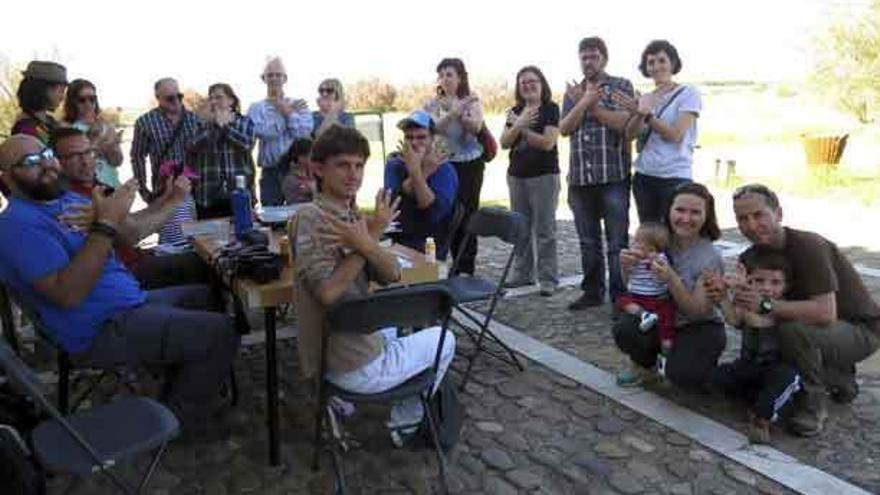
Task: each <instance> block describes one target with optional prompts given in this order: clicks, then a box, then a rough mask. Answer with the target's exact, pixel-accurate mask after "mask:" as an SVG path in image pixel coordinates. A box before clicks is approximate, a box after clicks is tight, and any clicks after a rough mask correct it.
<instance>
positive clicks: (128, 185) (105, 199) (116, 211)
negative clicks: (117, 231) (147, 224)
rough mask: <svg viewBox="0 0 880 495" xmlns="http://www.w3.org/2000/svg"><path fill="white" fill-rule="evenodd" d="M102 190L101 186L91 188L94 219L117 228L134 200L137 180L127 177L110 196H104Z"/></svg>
mask: <svg viewBox="0 0 880 495" xmlns="http://www.w3.org/2000/svg"><path fill="white" fill-rule="evenodd" d="M104 191H105V189H104V187H103V186H98V187H95V188H94V189H92V204H93V205H94V207H95V220H96V221H98V222H102V223H106V224H107V225H109V226H111V227H114V228H119V226H120V225H121V224H122V222H123V221H124V220H125V217H127V216H128V212H129V211H130V210H131V204H132V203H133V202H134V196H135V193H136V192H137V182H136V181H135V180H134V179H129V180H128V181H126V182H125V183H124V184H122V185H121V186H119V187H118V188H117V189H116V190H115V191H113V194H111V195H110V196H105V195H104Z"/></svg>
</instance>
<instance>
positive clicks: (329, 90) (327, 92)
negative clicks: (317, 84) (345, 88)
mask: <svg viewBox="0 0 880 495" xmlns="http://www.w3.org/2000/svg"><path fill="white" fill-rule="evenodd" d="M335 92H336V90H335V89H333V88H318V93H319V94H322V95H332V94H333V93H335Z"/></svg>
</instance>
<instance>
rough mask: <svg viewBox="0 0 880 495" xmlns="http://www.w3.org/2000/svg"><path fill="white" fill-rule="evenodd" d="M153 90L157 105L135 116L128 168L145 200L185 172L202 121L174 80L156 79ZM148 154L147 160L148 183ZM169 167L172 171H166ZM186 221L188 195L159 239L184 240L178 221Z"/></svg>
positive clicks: (190, 206)
mask: <svg viewBox="0 0 880 495" xmlns="http://www.w3.org/2000/svg"><path fill="white" fill-rule="evenodd" d="M153 89H154V91H155V95H156V101H158V103H159V106H157V107H156V108H154V109H152V110H150V111H149V112H147V113H145V114H143V115H141V116H140V117H138V119H137V121H135V123H134V138H133V139H132V142H131V168H132V170H133V172H134V177H135V179H137V186H138V192H139V193H140V195H141V197H142V198H143V199H144V201H146V202H147V203H151V202H152V201H153V200H155V199H157V198H158V197H160V196H161V195H162V186H163V184H164V180H165V179H167V177H168V176H170V175H174V176H175V177H176V176H179V175H182V174H184V173H185V166H186V162H187V153H188V151H189V147H190V143H191V142H192V141H193V140H194V138H195V136H196V133H197V132H198V127H199V124H200V122H201V121H200V119H199V118H198V117H197V116H196V115H195V114H194V113H192V112H190V111H189V110H187V109H186V108H185V107H184V106H183V93H181V92H180V87H179V86H178V84H177V81H176V80H174V79H172V78H170V77H165V78H162V79H159V80H158V81H156V83H155V84H154V85H153ZM147 157H149V159H150V180H149V182H148V181H147V167H146V159H147ZM169 166H171V167H173V168H174V169H175V170H168V167H169ZM163 175H164V176H163ZM186 220H195V203H194V201H193V199H192V197H191V196H190V197H188V198H187V200H186V201H184V202H183V203H182V204H181V206H180V207H179V208H178V210H177V211H176V212H175V214H174V216H173V217H172V218H171V219H170V220H169V222H168V223H166V224H165V225H164V226H163V227H162V229H160V231H159V242H160V243H166V242H168V243H173V242H177V241H181V240H183V233H182V232H181V230H180V222H182V221H186Z"/></svg>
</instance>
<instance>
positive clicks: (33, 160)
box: [15, 148, 55, 168]
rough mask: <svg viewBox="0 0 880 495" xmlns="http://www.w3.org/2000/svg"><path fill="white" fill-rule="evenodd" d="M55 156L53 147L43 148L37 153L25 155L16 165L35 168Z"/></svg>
mask: <svg viewBox="0 0 880 495" xmlns="http://www.w3.org/2000/svg"><path fill="white" fill-rule="evenodd" d="M53 158H55V152H54V151H52V148H43V149H42V150H40V151H38V152H36V153H30V154H28V155H24V156H23V157H22V158H21V160H19V161H18V162H16V163H15V166H16V167H21V168H34V167H36V166H37V165H40V164H41V163H43V161H44V160H52V159H53Z"/></svg>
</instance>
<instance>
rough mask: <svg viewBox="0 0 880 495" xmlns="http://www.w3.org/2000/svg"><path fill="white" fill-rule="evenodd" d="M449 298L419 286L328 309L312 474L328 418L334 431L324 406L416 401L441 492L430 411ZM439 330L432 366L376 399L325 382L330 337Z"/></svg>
mask: <svg viewBox="0 0 880 495" xmlns="http://www.w3.org/2000/svg"><path fill="white" fill-rule="evenodd" d="M452 306H453V298H452V294H451V293H450V292H449V289H447V288H446V287H444V286H442V285H431V284H423V285H416V286H410V287H402V288H397V289H388V290H384V291H381V292H377V293H374V294H372V295H370V296H368V297H365V298H359V299H353V300H348V301H344V302H342V303H340V304H338V305H337V306H335V307H334V308H332V309H331V310H330V311H329V312H328V313H327V314H326V315H325V316H324V324H323V332H322V342H321V358H320V364H319V370H320V375H319V377H320V378H319V379H318V393H317V397H318V408H317V411H316V413H315V440H314V446H315V451H314V458H313V461H312V469H313V470H317V469H318V467H319V461H320V455H321V452H322V451H323V450H324V443H323V442H324V438H323V435H322V432H323V423H324V420H325V419H326V420H327V422H328V423H329V425H328V426H329V427H330V428H331V430H336V429H337V428H336V419H335V416H334V413H333V412H332V411H331V410H330V408H331V406H329V405H328V401H329V399H330V397H334V396H335V397H339V398H340V399H342V400H345V401H348V402H353V403H367V402H373V403H376V402H384V403H388V402H392V401H395V400H400V399H405V398H409V397H414V396H419V398H420V399H421V401H422V405H423V406H424V410H425V415H426V417H427V419H428V426H429V429H430V430H431V437H432V440H433V443H434V448H435V450H436V452H437V462H438V463H439V470H440V483H441V486H442V488H443V492H444V493H446V492H447V487H446V458H445V456H444V454H443V450H442V449H441V447H440V443H439V439H438V436H437V418H435V417H434V414H433V409H432V408H431V401H432V397H431V396H432V390H433V388H434V383H435V381H436V380H437V369H438V367H439V365H440V355H441V351H442V349H443V342H444V341H445V340H446V332H447V328H446V327H447V323H448V320H449V315H450V313H451V311H452ZM437 324H440V325H441V332H440V338H439V340H438V342H437V352H436V355H435V358H434V366H432V367H430V368H428V369H426V370H425V371H423V372H421V373H419V374H418V375H416V376H414V377H412V378H410V379H409V380H407V381H406V382H404V383H402V384H400V385H398V386H397V387H394V388H392V389H390V390H386V391H384V392H380V393H376V394H359V393H354V392H350V391H348V390H344V389H342V388H340V387H338V386H336V385H334V384H333V383H332V382H330V381H329V380H326V379H325V378H324V372H325V364H326V363H325V358H326V352H327V339H328V337H329V336H330V335H331V334H339V333H357V334H369V333H373V332H375V331H377V330H380V329H382V328H387V327H397V328H413V329H415V328H424V327H428V326H433V325H437ZM332 433H335V432H334V431H331V435H330V437H331V442H332V445H331V446H330V449H329V450H330V454H331V456H332V460H333V464H334V470H335V475H336V484H337V492H338V493H344V492H345V479H344V475H343V470H342V464H341V456H340V454H339V451H340V450H341V445H340V440H341V439H340V438H338V437H337V436H336V435H334V434H332Z"/></svg>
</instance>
